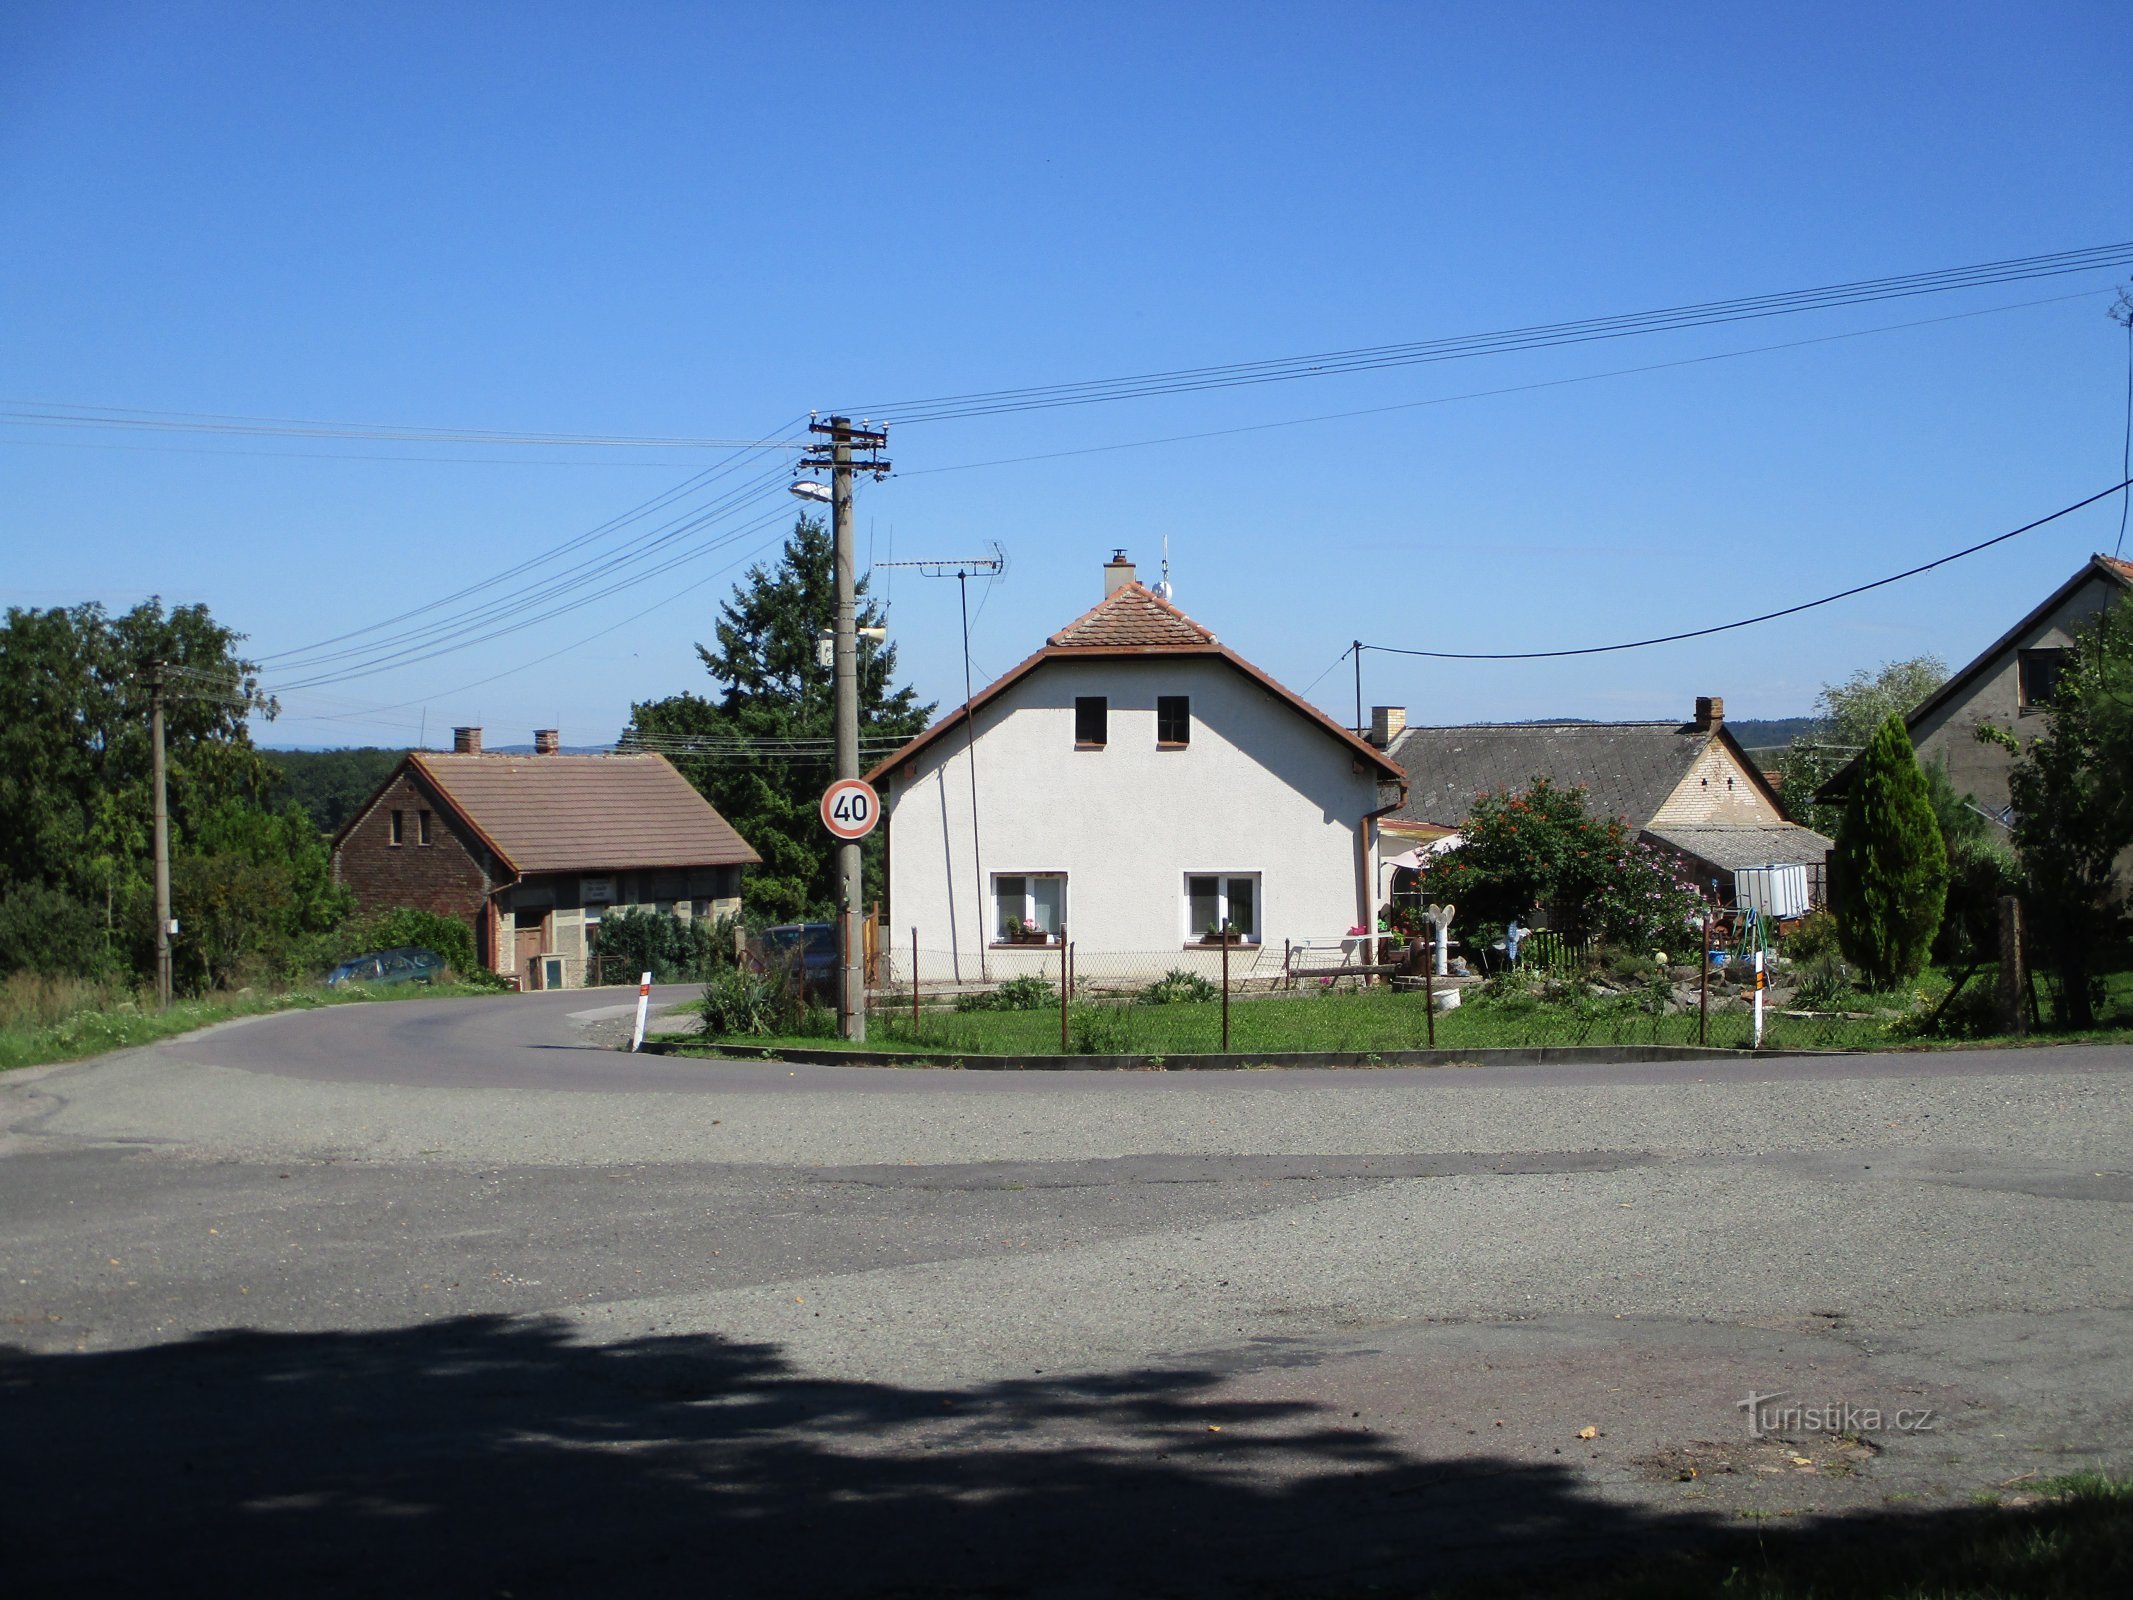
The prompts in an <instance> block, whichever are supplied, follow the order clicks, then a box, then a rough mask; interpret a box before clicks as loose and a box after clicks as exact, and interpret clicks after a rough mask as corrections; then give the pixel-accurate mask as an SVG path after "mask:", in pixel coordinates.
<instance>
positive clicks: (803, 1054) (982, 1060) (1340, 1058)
mask: <svg viewBox="0 0 2133 1600" xmlns="http://www.w3.org/2000/svg"><path fill="white" fill-rule="evenodd" d="M698 1048H700V1047H698V1046H695V1045H693V1044H691V1043H687V1042H684V1041H681V1040H673V1039H647V1040H646V1041H645V1044H644V1050H643V1052H642V1053H643V1054H645V1055H662V1056H680V1055H691V1054H694V1053H695V1051H696V1050H697V1049H698ZM713 1048H715V1049H716V1050H717V1052H718V1056H719V1057H723V1058H725V1059H727V1060H737V1061H790V1062H797V1063H800V1064H802V1065H805V1066H811V1067H907V1068H911V1067H924V1068H929V1069H934V1070H938V1069H941V1068H950V1069H954V1070H957V1071H963V1072H1241V1071H1246V1070H1269V1069H1276V1068H1280V1069H1291V1068H1303V1069H1311V1068H1333V1067H1459V1066H1465V1067H1530V1066H1540V1065H1543V1064H1553V1065H1572V1064H1576V1063H1580V1062H1582V1063H1585V1064H1588V1065H1592V1066H1617V1065H1622V1064H1626V1063H1632V1062H1646V1061H1753V1060H1757V1059H1767V1058H1770V1057H1775V1056H1817V1055H1844V1054H1847V1053H1848V1052H1846V1051H1842V1050H1764V1051H1760V1052H1757V1051H1753V1050H1715V1049H1705V1048H1703V1047H1701V1046H1698V1045H1681V1044H1559V1045H1532V1046H1528V1047H1524V1048H1492V1049H1486V1050H1378V1051H1366V1050H1293V1051H1275V1052H1270V1053H1266V1054H1260V1055H1238V1054H1234V1053H1232V1054H1230V1055H1175V1056H1145V1055H1134V1056H1064V1055H1059V1056H1054V1055H1045V1056H986V1055H957V1054H953V1053H944V1054H942V1055H940V1056H938V1057H935V1056H927V1055H921V1054H916V1053H905V1052H902V1051H890V1050H842V1049H837V1048H834V1047H829V1046H825V1047H823V1048H820V1049H805V1048H803V1049H773V1048H770V1047H768V1046H762V1045H739V1044H735V1045H717V1046H714V1047H713ZM699 1059H705V1060H710V1059H716V1058H714V1057H700V1058H699Z"/></svg>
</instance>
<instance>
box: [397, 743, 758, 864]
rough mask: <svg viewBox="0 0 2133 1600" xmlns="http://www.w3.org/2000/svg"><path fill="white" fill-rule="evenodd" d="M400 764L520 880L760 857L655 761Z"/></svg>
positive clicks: (452, 759) (418, 756)
mask: <svg viewBox="0 0 2133 1600" xmlns="http://www.w3.org/2000/svg"><path fill="white" fill-rule="evenodd" d="M408 764H409V765H410V766H412V767H414V768H415V769H416V770H417V771H418V772H419V773H420V774H421V776H423V777H424V778H426V779H427V780H428V781H429V782H430V784H431V785H432V786H433V787H434V788H435V789H436V790H437V791H438V793H439V794H440V795H442V796H443V798H444V799H445V800H446V801H448V802H449V803H450V804H451V806H452V807H453V809H455V810H456V811H458V812H459V813H460V815H461V816H463V817H465V818H466V820H467V821H468V822H470V823H472V824H473V826H474V828H475V829H476V831H478V832H479V833H480V834H481V835H482V836H483V837H484V838H485V839H487V840H488V842H489V844H490V846H491V847H492V848H493V849H495V850H496V852H497V853H498V854H499V855H501V856H502V857H503V858H504V860H505V861H506V862H507V863H508V864H509V865H510V866H511V868H512V869H513V870H514V871H517V872H520V873H528V872H595V871H618V872H620V871H631V870H634V869H637V868H643V867H727V866H736V865H753V864H755V863H757V862H759V861H761V860H762V859H763V858H762V857H761V856H759V855H757V854H756V853H755V852H754V851H753V850H751V849H750V848H749V847H748V841H747V840H745V839H743V838H742V837H741V836H740V835H739V834H738V833H736V832H734V831H733V825H732V824H731V823H729V822H727V821H726V819H725V818H724V817H722V816H720V815H719V814H718V812H717V810H716V809H715V808H714V807H713V806H712V804H711V802H710V801H708V800H706V799H705V798H704V797H703V796H702V795H700V794H698V793H697V792H696V790H695V789H694V788H693V787H692V786H691V785H690V783H689V780H688V779H687V778H684V777H683V776H682V775H681V774H680V773H679V772H677V771H675V770H674V767H673V765H672V764H671V763H670V762H669V761H668V760H667V759H666V757H664V756H656V755H612V756H608V755H602V756H566V755H552V756H509V755H493V754H484V755H458V754H452V755H445V754H440V753H436V752H432V751H417V752H415V753H414V754H413V755H411V756H409V757H408Z"/></svg>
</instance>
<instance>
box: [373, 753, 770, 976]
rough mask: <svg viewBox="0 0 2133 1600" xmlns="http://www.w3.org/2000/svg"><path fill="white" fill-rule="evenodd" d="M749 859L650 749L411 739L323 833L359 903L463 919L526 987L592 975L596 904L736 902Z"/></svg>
mask: <svg viewBox="0 0 2133 1600" xmlns="http://www.w3.org/2000/svg"><path fill="white" fill-rule="evenodd" d="M761 859H762V858H761V857H760V856H758V855H757V854H756V853H755V852H754V851H753V850H751V849H750V848H749V847H748V843H747V841H746V840H745V839H743V838H742V837H741V836H740V835H739V834H738V833H736V832H734V830H733V828H732V825H731V824H729V823H728V822H727V821H726V819H725V818H724V817H722V816H720V815H719V814H718V812H717V811H716V810H715V809H714V808H713V807H712V805H711V803H710V802H709V801H707V800H706V799H704V797H703V796H702V795H700V794H698V793H697V792H696V790H695V789H694V788H693V787H692V786H691V785H690V783H689V781H688V779H686V778H684V777H683V776H682V775H681V774H680V773H679V772H677V771H675V770H674V767H673V765H672V764H671V763H670V762H668V760H667V759H666V758H665V757H664V756H657V755H564V754H562V753H561V752H560V750H559V748H558V741H557V737H556V734H555V733H554V732H553V731H552V730H547V729H543V730H541V731H540V732H537V733H536V734H535V735H534V754H532V755H530V756H529V755H518V754H505V753H502V752H490V753H484V752H483V750H482V748H481V730H480V729H479V728H460V729H457V730H455V733H454V736H453V748H452V751H451V753H450V754H449V755H447V754H444V753H442V752H437V751H429V750H416V751H411V752H409V754H408V755H407V756H406V758H405V759H404V760H402V761H401V763H400V765H399V766H398V767H396V768H394V769H393V773H392V776H391V777H389V778H387V779H386V780H385V782H384V784H383V785H382V786H381V787H380V788H379V790H378V792H377V793H376V794H374V795H373V796H371V798H370V800H369V802H368V803H367V804H366V805H364V806H363V807H362V808H361V809H360V810H359V811H357V812H356V814H355V815H354V816H353V817H351V818H350V819H349V821H348V823H347V825H346V826H345V827H343V828H342V829H341V831H340V832H339V833H338V834H336V835H335V836H334V840H333V875H334V879H335V881H336V882H339V883H343V884H346V885H347V886H348V887H349V888H350V889H351V890H353V891H354V893H355V897H356V903H357V905H358V906H359V907H360V908H361V909H362V910H364V911H383V910H389V909H391V908H392V907H395V906H416V907H419V908H420V909H422V910H424V911H433V912H436V913H438V914H440V915H443V916H449V917H457V918H459V919H460V920H461V921H463V922H465V923H466V924H467V926H468V927H470V928H472V929H473V930H474V944H475V949H476V950H477V951H478V952H479V955H480V959H481V962H482V964H483V965H484V966H486V967H488V968H490V969H491V970H492V971H495V972H499V973H502V974H504V975H506V976H509V977H516V978H517V979H518V980H519V982H520V984H521V985H522V986H523V987H525V988H529V989H537V988H568V989H575V988H579V987H581V986H583V985H585V984H587V983H590V982H592V981H594V978H593V976H592V975H589V974H588V972H587V962H588V960H589V959H590V957H591V956H592V955H593V954H594V953H595V952H596V949H597V945H598V941H599V927H600V921H601V918H602V917H604V916H606V915H609V914H611V913H614V912H619V911H622V910H625V909H628V908H631V907H637V908H642V909H645V910H650V911H660V912H672V913H673V914H674V915H676V916H679V917H685V918H695V917H714V918H715V917H721V916H727V915H732V914H737V913H738V912H739V911H740V908H741V869H742V868H744V867H747V866H752V865H754V864H756V863H758V862H759V861H760V860H761Z"/></svg>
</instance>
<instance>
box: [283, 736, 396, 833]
mask: <svg viewBox="0 0 2133 1600" xmlns="http://www.w3.org/2000/svg"><path fill="white" fill-rule="evenodd" d="M259 753H260V754H261V755H262V756H264V757H265V758H266V761H267V765H269V766H271V767H272V768H273V769H274V770H275V771H276V772H277V773H279V774H280V775H281V783H280V784H279V786H277V787H276V789H275V791H274V792H273V794H271V795H269V796H268V797H267V798H268V803H269V804H271V805H273V806H274V807H275V808H276V809H279V808H280V807H282V806H284V805H286V804H287V803H288V802H289V801H291V800H294V801H295V802H296V803H297V804H298V805H300V806H302V807H303V808H304V810H305V812H306V813H308V814H309V816H310V818H311V820H312V821H313V822H314V823H316V824H317V825H318V830H319V832H321V833H336V832H338V831H339V830H340V826H341V824H342V823H344V822H346V821H347V820H348V819H349V818H350V817H351V816H353V815H354V814H355V809H356V807H357V806H359V805H361V804H362V803H363V802H364V801H365V800H368V799H369V798H370V796H371V793H372V791H374V790H375V789H376V788H377V787H378V785H379V784H381V783H383V782H384V781H385V775H386V774H387V773H389V772H391V771H392V769H393V768H394V767H396V766H398V765H399V763H400V758H401V757H402V756H404V755H406V754H407V752H406V751H405V750H378V749H373V748H369V747H365V748H363V749H360V750H262V751H260V752H259Z"/></svg>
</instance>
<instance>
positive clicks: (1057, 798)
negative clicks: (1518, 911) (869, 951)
mask: <svg viewBox="0 0 2133 1600" xmlns="http://www.w3.org/2000/svg"><path fill="white" fill-rule="evenodd" d="M1168 694H1184V695H1189V696H1190V697H1191V699H1192V740H1191V744H1190V745H1189V747H1188V748H1186V749H1183V750H1159V749H1158V748H1157V747H1156V742H1155V702H1156V697H1157V696H1158V695H1168ZM1077 695H1103V696H1104V697H1106V698H1107V699H1108V700H1109V702H1110V727H1109V730H1108V742H1107V744H1106V746H1105V748H1103V749H1102V750H1077V749H1075V748H1074V700H1075V697H1076V696H1077ZM1356 759H1357V758H1356V756H1355V754H1354V752H1353V751H1351V750H1350V749H1348V748H1347V747H1346V746H1345V745H1343V744H1342V743H1340V742H1339V741H1338V740H1337V739H1335V738H1334V737H1333V736H1332V735H1331V734H1329V733H1328V732H1327V731H1326V730H1325V729H1324V728H1322V727H1318V726H1315V725H1314V724H1312V723H1311V722H1309V721H1308V720H1306V719H1305V718H1304V717H1302V716H1300V715H1299V714H1298V713H1297V712H1296V710H1295V708H1294V707H1292V706H1290V705H1288V704H1287V703H1286V702H1284V701H1282V700H1280V699H1278V698H1276V697H1275V696H1274V695H1272V694H1270V693H1269V692H1268V691H1267V690H1266V689H1264V688H1263V687H1261V686H1260V685H1259V684H1258V683H1256V682H1254V681H1253V680H1251V679H1250V678H1248V677H1246V676H1245V675H1244V674H1242V673H1240V672H1238V671H1237V670H1236V669H1234V668H1233V667H1230V666H1228V665H1226V664H1224V663H1223V662H1222V661H1220V660H1218V659H1209V658H1205V657H1202V658H1189V657H1188V658H1178V657H1161V656H1154V657H1148V658H1144V659H1136V658H1104V659H1097V660H1089V661H1075V660H1065V661H1056V660H1055V661H1050V662H1046V663H1045V664H1043V665H1041V666H1039V667H1038V668H1037V669H1036V670H1035V671H1034V672H1032V673H1031V674H1030V675H1029V676H1028V677H1027V678H1024V679H1023V680H1022V681H1021V682H1020V683H1018V684H1016V685H1014V687H1012V688H1011V689H1009V690H1007V691H1006V692H1004V693H1003V694H1002V695H1000V696H999V697H998V698H997V699H995V700H993V701H992V702H990V703H989V704H987V705H986V706H984V707H982V708H981V709H980V711H979V713H978V721H977V733H976V761H977V791H978V797H977V812H978V834H979V839H980V841H981V846H982V848H981V851H980V852H979V855H978V857H977V858H974V856H973V849H972V842H971V794H970V765H969V761H968V758H967V757H966V756H965V753H964V738H963V734H962V732H961V730H957V731H956V732H954V733H951V734H948V735H946V736H944V737H943V738H942V739H941V740H940V741H938V742H937V743H936V744H934V745H933V746H932V747H931V748H929V749H928V750H926V751H925V752H923V753H922V754H921V755H920V756H919V757H918V758H917V760H916V762H915V763H913V764H912V768H913V770H912V771H911V772H910V773H909V774H908V775H907V774H906V772H905V770H904V769H898V770H897V771H895V772H891V773H889V774H886V775H885V782H884V785H883V788H884V794H883V803H884V807H885V810H886V814H887V827H888V830H889V905H888V910H887V914H886V927H885V928H884V930H883V937H884V939H885V940H887V941H889V942H890V944H891V946H892V948H894V949H895V950H897V951H898V952H903V951H907V950H908V949H909V948H910V941H911V930H912V929H913V928H914V927H916V928H917V929H918V944H919V948H920V952H921V957H920V964H921V976H922V977H925V978H928V979H932V978H937V977H945V976H948V975H950V968H951V967H954V968H957V969H959V970H961V971H962V975H964V976H966V977H967V976H970V975H971V973H972V971H973V970H974V969H972V968H971V967H970V961H971V958H974V957H975V956H976V955H977V954H978V952H979V950H980V948H981V947H989V946H990V944H991V939H990V935H991V932H992V926H993V923H992V915H993V913H992V905H991V883H992V877H993V875H994V874H995V873H1002V872H1064V873H1066V874H1067V908H1066V922H1067V934H1068V937H1069V938H1070V939H1071V940H1072V941H1073V942H1074V944H1075V947H1076V959H1077V961H1080V962H1083V963H1091V962H1095V961H1097V960H1098V959H1100V958H1101V957H1103V956H1105V955H1115V954H1117V953H1120V952H1136V953H1138V952H1145V953H1147V954H1148V955H1150V956H1151V957H1154V956H1157V955H1163V956H1166V957H1176V958H1177V959H1176V960H1175V961H1174V963H1173V964H1176V965H1199V964H1201V961H1200V959H1199V957H1198V953H1197V952H1195V955H1194V958H1192V959H1189V960H1188V959H1186V958H1185V955H1184V953H1185V951H1186V947H1187V945H1188V942H1189V940H1188V932H1187V929H1186V925H1185V878H1186V875H1187V874H1189V873H1241V872H1256V873H1258V874H1259V875H1260V896H1261V906H1260V913H1259V927H1260V937H1261V949H1262V951H1263V950H1266V949H1267V948H1269V947H1271V949H1272V950H1273V951H1275V952H1278V951H1279V950H1280V948H1281V943H1282V940H1283V939H1284V938H1292V939H1303V938H1308V937H1322V936H1325V935H1327V934H1333V935H1338V934H1341V933H1343V932H1345V931H1346V930H1347V929H1348V927H1349V926H1350V925H1351V924H1353V923H1354V922H1355V920H1356V917H1357V914H1358V898H1357V897H1358V888H1359V886H1358V882H1357V845H1356V840H1357V834H1358V830H1359V828H1361V827H1362V826H1363V824H1362V819H1363V818H1364V817H1365V816H1366V815H1368V813H1370V812H1371V811H1372V810H1374V809H1376V807H1377V804H1378V798H1377V777H1376V773H1375V770H1374V769H1370V768H1368V767H1367V766H1366V768H1365V770H1364V771H1362V772H1360V773H1358V772H1356V771H1355V770H1354V764H1355V761H1356ZM1197 933H1198V930H1194V931H1193V934H1192V937H1193V938H1196V937H1197ZM951 952H953V953H954V960H952V961H951V956H950V953H951ZM1208 953H1209V954H1211V955H1217V956H1218V955H1219V953H1218V952H1208ZM1247 958H1248V957H1247V953H1245V952H1238V954H1237V959H1238V961H1239V963H1240V964H1242V962H1243V961H1244V960H1246V959H1247ZM986 959H987V965H988V970H992V969H998V970H1005V969H1006V968H1008V967H1010V966H1011V967H1014V968H1016V969H1018V970H1019V968H1020V967H1022V966H1031V967H1039V966H1050V967H1055V966H1056V965H1057V963H1058V959H1059V956H1058V951H1057V950H1056V949H1054V950H1051V951H1050V952H1048V953H1047V952H1044V951H1039V950H1012V949H1010V950H994V949H990V948H988V949H987V950H986ZM1275 959H1276V961H1277V963H1278V959H1279V958H1278V954H1277V956H1276V957H1275ZM1253 964H1254V965H1257V964H1259V962H1257V961H1255V962H1254V963H1253ZM1092 970H1093V969H1092ZM1156 970H1157V971H1160V970H1161V969H1160V967H1158V968H1156Z"/></svg>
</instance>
